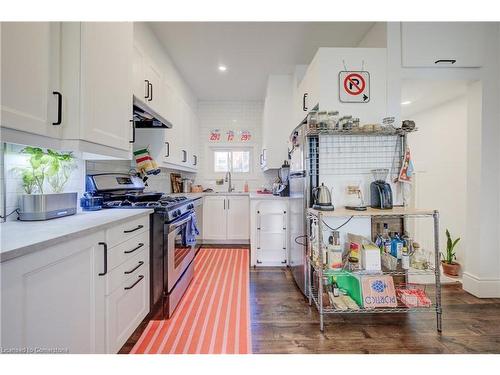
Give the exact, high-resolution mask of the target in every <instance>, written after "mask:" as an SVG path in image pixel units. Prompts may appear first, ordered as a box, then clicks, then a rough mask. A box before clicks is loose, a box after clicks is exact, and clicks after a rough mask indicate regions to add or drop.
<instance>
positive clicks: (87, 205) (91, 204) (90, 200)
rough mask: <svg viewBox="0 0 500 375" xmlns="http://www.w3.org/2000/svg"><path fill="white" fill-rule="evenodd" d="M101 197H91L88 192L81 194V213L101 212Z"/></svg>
mask: <svg viewBox="0 0 500 375" xmlns="http://www.w3.org/2000/svg"><path fill="white" fill-rule="evenodd" d="M102 203H103V197H102V196H99V195H92V194H90V193H89V192H85V193H83V196H82V197H81V198H80V207H81V208H82V210H83V211H99V210H102Z"/></svg>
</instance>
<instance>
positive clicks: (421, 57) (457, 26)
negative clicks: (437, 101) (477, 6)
mask: <svg viewBox="0 0 500 375" xmlns="http://www.w3.org/2000/svg"><path fill="white" fill-rule="evenodd" d="M485 32H486V31H485V25H484V23H481V22H403V23H402V27H401V40H402V65H403V66H404V67H481V66H482V65H483V63H484V52H485V45H484V40H485V38H484V36H485Z"/></svg>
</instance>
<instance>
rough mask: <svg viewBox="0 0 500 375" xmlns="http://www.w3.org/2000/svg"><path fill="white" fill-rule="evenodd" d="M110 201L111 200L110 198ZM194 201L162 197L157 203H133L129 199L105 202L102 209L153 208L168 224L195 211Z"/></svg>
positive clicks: (183, 198) (184, 198)
mask: <svg viewBox="0 0 500 375" xmlns="http://www.w3.org/2000/svg"><path fill="white" fill-rule="evenodd" d="M108 199H109V198H108ZM193 201H194V200H193V199H190V198H187V197H183V196H182V197H173V196H162V197H161V198H160V199H159V200H156V201H139V202H133V201H130V200H128V199H113V198H111V199H110V200H105V201H104V202H103V204H102V208H110V209H111V208H124V209H127V208H128V209H133V208H152V209H154V210H155V213H157V214H160V215H162V216H163V217H164V218H165V219H166V220H167V221H168V222H170V221H172V220H174V219H176V218H178V217H180V216H182V215H184V214H185V213H187V212H189V211H191V210H193V208H194V204H193Z"/></svg>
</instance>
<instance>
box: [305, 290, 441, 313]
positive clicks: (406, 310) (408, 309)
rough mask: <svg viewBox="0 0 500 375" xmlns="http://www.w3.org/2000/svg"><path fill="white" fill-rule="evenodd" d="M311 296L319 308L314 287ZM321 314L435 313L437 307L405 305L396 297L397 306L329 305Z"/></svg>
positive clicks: (433, 305)
mask: <svg viewBox="0 0 500 375" xmlns="http://www.w3.org/2000/svg"><path fill="white" fill-rule="evenodd" d="M311 298H312V300H313V302H314V304H315V305H316V307H317V308H318V310H319V309H320V308H319V299H318V291H317V290H316V289H315V288H311ZM322 311H323V314H392V313H415V312H420V313H435V312H437V311H438V308H437V306H436V305H435V304H432V305H430V306H429V307H407V306H405V305H404V304H403V303H402V302H401V301H400V300H399V298H398V306H397V307H376V308H373V309H365V308H363V307H360V308H359V310H353V309H346V310H338V309H334V308H330V307H323V310H322Z"/></svg>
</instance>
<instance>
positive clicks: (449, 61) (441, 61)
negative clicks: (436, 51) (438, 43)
mask: <svg viewBox="0 0 500 375" xmlns="http://www.w3.org/2000/svg"><path fill="white" fill-rule="evenodd" d="M456 62H457V60H455V59H441V60H436V61H434V64H455V63H456Z"/></svg>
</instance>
